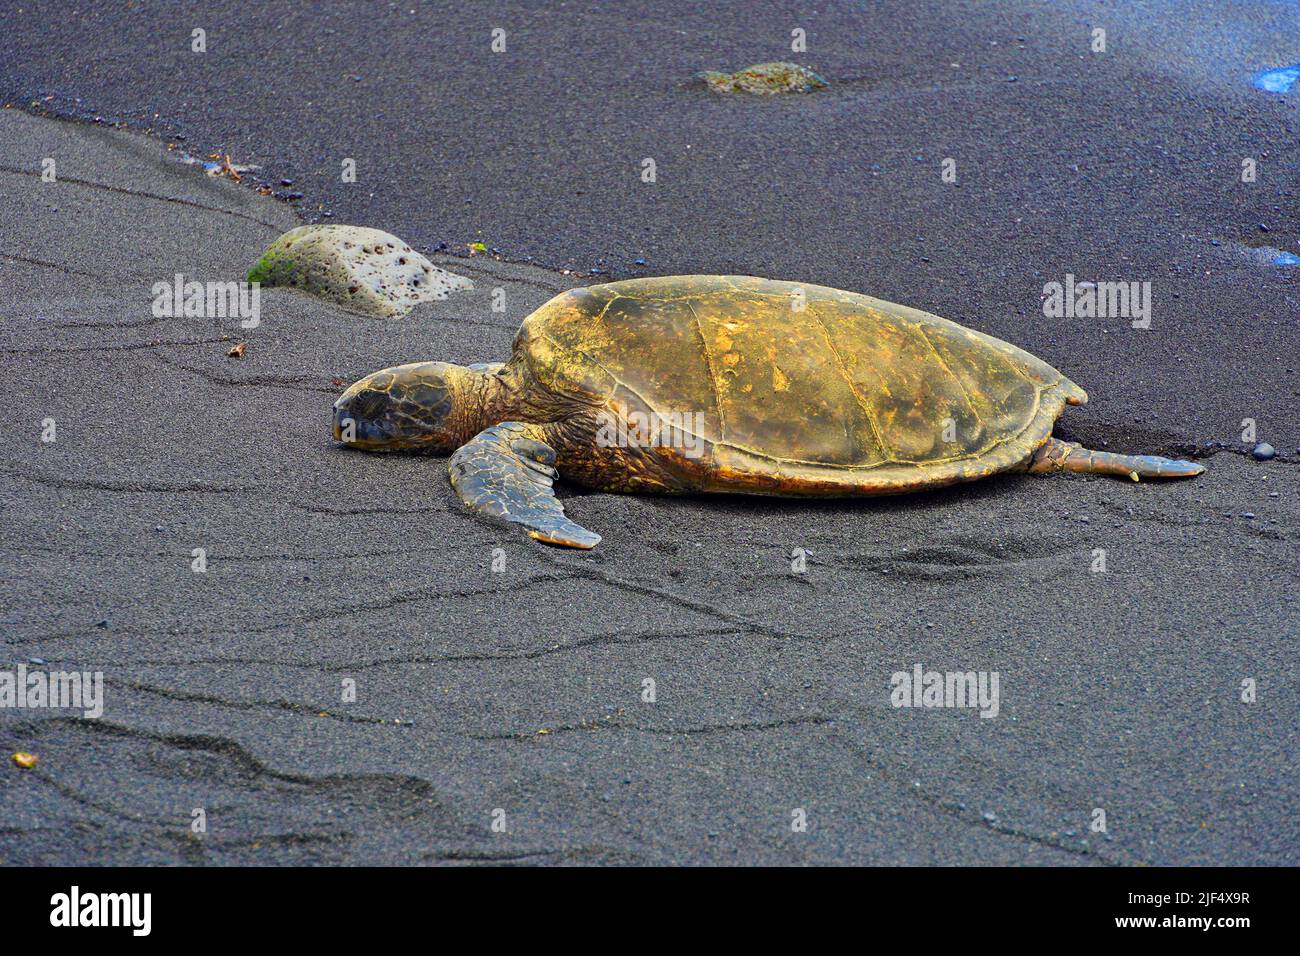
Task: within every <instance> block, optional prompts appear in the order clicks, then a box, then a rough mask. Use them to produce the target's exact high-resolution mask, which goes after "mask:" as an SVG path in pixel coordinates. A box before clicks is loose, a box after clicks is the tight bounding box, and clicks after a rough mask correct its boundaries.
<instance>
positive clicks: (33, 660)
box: [27, 657, 45, 667]
mask: <svg viewBox="0 0 1300 956" xmlns="http://www.w3.org/2000/svg"><path fill="white" fill-rule="evenodd" d="M27 663H29V664H35V665H36V666H37V667H44V666H45V658H43V657H29V658H27Z"/></svg>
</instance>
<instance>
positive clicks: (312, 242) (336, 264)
mask: <svg viewBox="0 0 1300 956" xmlns="http://www.w3.org/2000/svg"><path fill="white" fill-rule="evenodd" d="M248 281H249V282H260V283H261V284H262V285H263V286H288V287H290V288H294V289H302V290H303V291H304V292H310V293H311V294H312V295H317V296H320V297H321V298H324V299H329V300H330V301H332V302H337V303H338V304H340V305H342V306H345V307H347V308H349V309H353V310H355V311H358V312H365V313H367V314H369V315H379V316H385V317H389V318H392V317H397V316H403V315H406V314H407V313H408V312H410V311H411V309H412V308H414V307H415V306H416V305H418V304H419V303H421V302H428V301H431V300H434V299H445V298H447V296H448V295H450V294H451V293H452V292H456V291H459V290H461V289H472V288H473V287H474V283H473V282H471V281H470V280H469V279H467V278H465V277H464V276H459V275H456V274H455V273H452V272H448V271H447V270H446V269H439V268H438V267H437V266H435V265H434V264H433V263H431V262H430V261H429V260H428V259H426V258H425V257H424V256H422V255H421V254H420V253H418V252H416V251H415V250H414V249H412V248H411V247H410V246H408V245H407V244H406V243H405V242H403V241H402V240H401V239H399V238H397V236H394V235H392V234H391V233H387V232H383V231H382V230H379V229H367V228H365V227H364V226H340V225H318V226H299V227H298V228H297V229H291V230H289V231H288V232H286V233H285V234H284V235H282V236H281V237H280V238H279V239H277V240H275V242H273V243H271V245H270V247H269V248H267V250H266V252H264V253H263V254H262V258H260V259H258V260H257V262H256V263H255V264H254V265H253V268H252V269H251V270H249V273H248Z"/></svg>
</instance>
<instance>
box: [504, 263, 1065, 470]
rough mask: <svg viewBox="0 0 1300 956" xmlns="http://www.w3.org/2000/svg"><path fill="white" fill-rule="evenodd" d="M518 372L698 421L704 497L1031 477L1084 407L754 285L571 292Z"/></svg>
mask: <svg viewBox="0 0 1300 956" xmlns="http://www.w3.org/2000/svg"><path fill="white" fill-rule="evenodd" d="M516 356H517V357H518V358H522V360H523V361H524V362H525V363H526V366H527V368H528V370H529V372H531V374H532V375H533V376H534V377H535V379H536V380H537V381H538V382H539V383H541V384H542V385H544V386H546V387H547V388H548V389H550V390H551V391H553V392H558V393H560V394H563V395H566V396H570V397H573V398H576V399H578V400H580V401H582V402H584V403H595V404H599V405H603V406H604V407H606V408H609V409H610V410H612V411H615V412H616V413H618V414H620V415H624V416H626V415H628V414H629V413H639V414H640V415H642V416H646V415H650V416H658V417H660V418H662V419H664V420H666V421H672V422H674V423H681V422H688V423H692V428H691V430H692V433H693V434H697V435H698V436H699V437H700V438H702V439H704V442H705V447H706V448H707V453H706V454H705V455H704V456H703V457H702V458H701V459H700V460H699V462H698V463H697V464H696V466H695V478H694V479H693V480H692V481H691V484H692V485H693V486H694V487H695V488H696V489H700V490H717V491H724V490H725V491H751V492H768V493H776V494H872V493H889V492H900V491H911V490H916V489H918V488H925V487H930V486H938V485H944V484H950V483H952V482H955V481H961V480H968V479H972V478H979V477H983V476H985V475H988V474H992V473H994V472H997V471H1002V470H1006V469H1008V468H1012V467H1014V466H1016V465H1018V464H1020V463H1022V462H1024V461H1025V460H1026V459H1027V458H1028V457H1029V456H1030V455H1031V454H1032V453H1033V452H1034V450H1035V449H1037V448H1038V447H1039V446H1040V445H1041V444H1042V443H1043V442H1044V441H1046V440H1047V438H1048V436H1049V435H1050V434H1051V430H1052V425H1053V423H1054V422H1055V420H1056V418H1057V416H1058V415H1060V413H1061V410H1062V408H1063V407H1064V405H1065V404H1067V403H1068V404H1072V405H1078V404H1082V403H1083V402H1085V401H1087V395H1086V394H1085V393H1084V391H1083V389H1081V388H1079V387H1078V386H1077V385H1075V384H1074V383H1073V382H1071V381H1070V380H1069V379H1067V378H1066V377H1065V376H1064V375H1062V374H1061V373H1060V372H1058V371H1057V370H1056V369H1054V368H1052V367H1051V366H1050V365H1048V364H1047V363H1046V362H1043V361H1042V360H1040V359H1038V358H1035V357H1034V356H1033V355H1030V354H1029V353H1028V352H1025V351H1023V350H1021V349H1018V348H1016V347H1015V346H1013V345H1009V344H1008V343H1006V342H1003V341H1001V340H1000V339H996V338H993V337H992V336H989V335H984V334H983V333H980V332H976V331H973V330H971V329H968V328H965V327H964V326H961V325H958V324H957V323H955V322H950V321H948V320H947V319H942V318H939V317H938V316H935V315H930V314H928V313H926V312H921V311H919V310H917V309H911V308H907V307H905V306H901V305H896V304H894V303H892V302H886V301H883V300H881V299H875V298H872V297H870V296H866V295H859V294H857V293H854V292H844V291H841V290H838V289H831V288H827V287H825V286H818V285H811V284H800V283H794V282H778V281H773V280H769V279H760V278H755V277H752V276H665V277H659V278H646V279H631V280H627V281H622V282H611V283H607V284H603V285H594V286H588V287H586V288H581V289H574V290H571V291H569V292H565V293H563V294H561V295H559V296H557V297H555V298H554V299H552V300H551V301H550V302H548V303H547V304H546V305H544V306H542V307H541V308H540V309H538V310H537V311H536V312H534V313H533V314H532V315H530V316H529V317H528V318H527V319H525V321H524V324H523V327H522V328H521V329H520V332H519V337H518V339H517V341H516ZM670 413H674V414H672V415H671V416H670ZM658 453H660V454H667V453H668V452H665V451H664V450H663V449H659V450H658Z"/></svg>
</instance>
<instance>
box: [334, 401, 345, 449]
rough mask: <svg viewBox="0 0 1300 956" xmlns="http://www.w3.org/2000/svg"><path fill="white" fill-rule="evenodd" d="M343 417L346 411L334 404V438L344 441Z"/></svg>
mask: <svg viewBox="0 0 1300 956" xmlns="http://www.w3.org/2000/svg"><path fill="white" fill-rule="evenodd" d="M343 418H344V411H343V409H341V408H339V407H338V405H335V406H334V440H335V441H337V442H341V441H343Z"/></svg>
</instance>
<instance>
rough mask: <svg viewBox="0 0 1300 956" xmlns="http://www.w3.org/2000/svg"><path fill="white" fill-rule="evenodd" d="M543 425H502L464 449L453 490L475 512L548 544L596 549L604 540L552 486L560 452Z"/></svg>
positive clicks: (453, 467) (456, 462)
mask: <svg viewBox="0 0 1300 956" xmlns="http://www.w3.org/2000/svg"><path fill="white" fill-rule="evenodd" d="M544 438H545V436H544V434H543V431H542V428H541V426H540V425H530V424H526V423H524V422H501V423H500V424H499V425H493V426H492V427H491V428H485V429H483V431H481V432H479V433H478V434H477V435H475V436H474V438H472V439H471V440H470V441H469V442H467V443H466V444H464V445H462V446H461V447H460V448H458V449H457V450H456V452H455V454H453V455H452V456H451V459H450V460H449V461H448V462H447V470H448V472H450V474H451V486H452V487H453V488H455V489H456V494H458V495H460V500H461V501H463V502H465V504H466V506H468V507H469V508H470V510H472V511H474V512H476V513H478V514H481V515H487V516H488V517H492V518H497V519H498V520H501V521H509V522H513V523H515V524H521V525H523V526H524V527H525V528H527V529H528V534H529V536H530V537H532V538H536V539H537V540H538V541H544V542H546V543H547V544H559V545H564V546H566V547H570V548H594V547H595V546H596V544H597V543H598V542H599V541H600V535H598V534H596V533H594V532H592V531H588V530H587V529H586V528H584V527H582V526H581V525H578V524H575V523H574V522H572V521H570V520H569V519H568V518H567V517H565V515H564V506H563V505H561V504H560V501H559V499H558V498H556V497H555V491H554V489H553V488H552V483H553V482H554V481H555V479H556V478H557V477H559V473H558V472H557V471H556V470H555V449H554V448H552V447H551V446H550V445H548V444H546V442H545V440H544Z"/></svg>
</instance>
